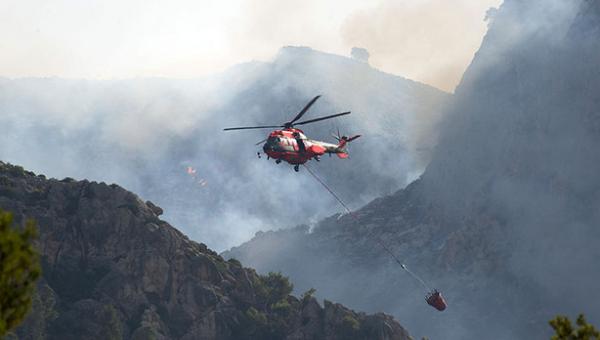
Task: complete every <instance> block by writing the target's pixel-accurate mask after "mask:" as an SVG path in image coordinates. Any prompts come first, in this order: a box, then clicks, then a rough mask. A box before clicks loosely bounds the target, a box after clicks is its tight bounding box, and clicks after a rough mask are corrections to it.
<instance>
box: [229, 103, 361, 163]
mask: <svg viewBox="0 0 600 340" xmlns="http://www.w3.org/2000/svg"><path fill="white" fill-rule="evenodd" d="M320 97H321V96H320V95H319V96H316V97H314V98H313V99H312V100H311V101H310V102H308V104H306V106H304V108H303V109H302V110H301V111H300V112H298V114H296V116H295V117H294V119H292V120H290V121H289V122H286V123H284V124H282V125H264V126H243V127H232V128H225V129H223V130H224V131H233V130H251V129H272V128H276V130H274V131H272V132H271V133H270V134H269V136H268V137H267V138H266V139H264V140H261V141H260V142H258V143H256V145H259V144H262V143H264V145H263V148H262V149H263V152H264V153H265V154H266V155H267V159H271V158H273V159H275V163H277V164H279V163H281V162H282V161H286V162H287V163H289V164H292V165H294V170H295V171H296V172H298V171H299V170H300V165H302V164H304V163H306V162H308V161H309V160H311V159H314V160H316V161H319V160H320V157H321V156H323V155H324V154H329V155H330V156H331V155H332V154H336V155H337V156H338V157H339V158H342V159H344V158H348V151H347V148H346V146H347V145H348V143H350V142H352V141H353V140H355V139H357V138H358V137H360V136H361V135H356V136H352V137H347V136H340V133H339V130H338V134H337V136H336V135H334V136H333V137H334V138H335V139H336V140H337V144H333V143H327V142H322V141H318V140H313V139H309V138H307V137H306V135H305V134H304V131H302V130H300V129H298V128H295V127H294V126H297V125H304V124H309V123H315V122H319V121H322V120H326V119H331V118H335V117H340V116H345V115H349V114H350V111H347V112H342V113H336V114H333V115H329V116H324V117H319V118H314V119H309V120H305V121H301V122H298V120H299V119H300V118H302V116H304V114H305V113H306V112H307V111H308V109H310V107H311V106H312V105H313V104H314V103H315V102H316V101H317V100H318V99H319V98H320ZM280 128H283V129H280ZM257 154H258V157H259V158H260V152H258V153H257Z"/></svg>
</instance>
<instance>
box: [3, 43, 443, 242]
mask: <svg viewBox="0 0 600 340" xmlns="http://www.w3.org/2000/svg"><path fill="white" fill-rule="evenodd" d="M316 94H322V95H323V97H322V98H321V99H320V100H319V102H317V103H316V104H315V105H314V106H313V108H312V109H311V110H310V112H309V113H308V114H307V117H317V116H318V115H326V114H331V113H334V112H341V111H346V110H351V111H353V114H352V115H350V116H349V117H346V118H344V119H336V120H331V121H327V122H324V123H321V124H314V125H310V126H308V125H307V126H306V127H305V131H306V133H307V134H308V136H309V137H312V138H316V139H320V140H326V141H333V138H332V137H331V136H330V133H331V132H332V131H335V130H336V129H337V128H339V129H340V132H342V133H344V134H348V135H349V134H357V133H360V134H363V136H364V137H363V138H361V139H360V140H358V141H356V142H353V143H351V145H350V146H349V148H350V154H351V156H350V157H351V159H349V160H339V159H337V157H333V158H331V159H329V158H328V157H326V158H324V159H323V160H322V161H321V162H320V163H316V164H314V168H315V170H316V171H317V172H319V174H321V175H322V176H323V177H324V178H325V179H326V180H327V181H328V183H329V184H330V185H332V186H334V187H336V188H338V189H339V190H340V191H341V192H342V193H343V195H344V196H345V197H348V198H349V203H350V204H351V205H352V206H353V207H357V206H360V205H362V204H364V203H365V202H367V201H368V200H370V199H372V198H374V197H377V196H379V195H382V194H386V193H390V192H392V191H393V190H396V189H398V188H401V187H403V186H404V185H406V183H407V182H408V176H409V174H413V173H420V172H421V171H422V170H423V168H424V164H425V162H426V159H427V154H428V153H425V154H423V153H416V152H415V149H416V148H418V147H419V146H421V144H422V142H421V141H420V140H418V139H416V138H415V136H414V133H415V132H414V131H411V130H413V128H414V127H416V126H417V125H420V126H421V127H422V128H421V129H420V133H421V134H422V135H427V136H430V138H429V139H435V137H434V136H435V130H434V125H435V124H434V121H436V120H439V113H438V112H439V111H440V108H441V106H442V105H443V104H444V102H445V101H446V99H447V95H446V94H445V93H443V92H441V91H438V90H436V89H434V88H431V87H427V86H424V85H421V84H418V83H414V82H411V81H408V80H405V79H403V78H400V77H396V76H391V75H387V74H384V73H381V72H379V71H377V70H375V69H373V68H371V67H369V66H368V65H366V64H363V63H360V62H357V61H353V60H351V59H349V58H345V57H339V56H335V55H329V54H323V53H320V52H316V51H314V50H311V49H308V48H285V49H283V50H282V51H281V52H280V53H279V55H278V56H277V58H276V59H275V60H274V61H273V62H272V63H248V64H241V65H238V66H235V67H233V68H231V69H229V70H228V71H226V72H224V73H222V74H218V75H215V76H212V77H207V78H201V79H196V80H172V79H163V78H154V79H131V80H66V79H58V78H45V79H39V78H30V79H17V80H8V79H1V80H0V112H1V114H0V124H1V125H2V126H3V128H4V130H5V131H6V133H4V134H3V135H2V136H1V137H0V158H1V159H3V160H4V161H9V162H12V163H16V164H20V165H23V166H24V167H26V168H28V169H30V170H33V171H35V172H38V173H43V174H46V175H48V176H52V177H58V178H62V177H67V176H69V177H74V178H78V179H83V178H87V179H90V180H97V181H106V182H111V183H112V182H115V183H118V184H120V185H122V186H124V187H125V188H127V189H129V190H132V191H134V192H136V193H137V194H139V195H140V196H141V197H142V198H143V199H148V200H151V201H153V202H154V203H155V204H157V205H159V206H161V207H162V208H163V209H164V211H165V215H164V216H163V217H164V218H165V219H166V220H167V221H169V222H171V223H172V224H173V225H175V226H177V227H179V228H181V229H182V230H183V231H184V232H185V233H186V234H188V235H189V236H190V237H191V238H192V239H195V240H198V241H201V242H204V243H206V244H208V245H209V246H210V247H212V248H214V249H217V250H223V249H225V248H228V247H231V246H233V245H237V244H239V243H241V242H243V241H246V240H248V239H250V238H251V237H252V235H254V233H255V232H257V231H259V230H268V229H272V228H281V227H292V226H294V225H296V224H298V223H306V224H311V223H314V222H316V221H317V220H318V219H320V218H322V217H324V216H325V215H327V214H328V213H330V212H331V211H335V210H337V209H338V208H337V206H336V202H335V201H334V200H332V199H331V198H330V197H328V196H327V194H326V193H325V192H324V191H323V189H322V188H321V187H320V186H319V184H318V183H316V182H314V181H313V180H312V179H311V178H310V177H309V176H308V175H307V174H304V173H303V172H300V173H295V172H294V171H293V170H292V169H291V167H290V166H289V165H287V164H285V163H283V164H280V165H276V164H274V162H273V161H272V160H271V161H267V159H266V157H264V156H263V158H261V159H258V158H257V156H256V152H257V151H260V150H261V149H260V146H256V145H254V144H255V143H256V142H258V141H260V140H262V139H264V138H265V133H268V132H269V131H268V130H253V131H241V132H224V131H222V129H223V128H225V127H229V126H240V125H256V124H281V123H283V122H285V121H286V120H288V119H290V117H292V116H293V115H294V114H295V113H296V112H298V111H299V110H300V109H301V108H302V107H303V106H304V105H305V104H306V102H307V101H308V100H309V99H310V98H312V97H313V96H314V95H316ZM417 122H420V123H417ZM427 130H429V132H427ZM188 167H192V168H193V169H194V170H195V171H196V172H195V174H194V176H190V174H188V171H187V169H188ZM200 180H201V181H202V183H200V182H199V181H200Z"/></svg>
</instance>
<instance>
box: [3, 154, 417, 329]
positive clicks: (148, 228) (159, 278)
mask: <svg viewBox="0 0 600 340" xmlns="http://www.w3.org/2000/svg"><path fill="white" fill-rule="evenodd" d="M0 208H1V209H3V210H6V211H10V212H12V213H13V214H14V217H15V220H16V221H17V222H23V221H24V220H26V219H30V218H31V219H34V220H35V221H37V224H38V227H39V240H38V241H37V242H38V244H37V246H38V248H39V251H40V253H41V256H42V265H43V278H42V279H41V280H40V283H39V286H38V290H37V295H36V297H35V299H34V307H33V311H32V313H31V315H30V316H29V318H28V320H27V321H26V322H25V323H24V324H23V325H22V327H21V328H20V329H19V330H18V331H17V335H18V336H19V338H22V339H40V338H41V339H43V338H48V339H121V338H123V339H151V338H153V339H298V340H300V339H332V340H333V339H382V340H384V339H385V340H387V339H398V340H400V339H409V338H410V337H409V335H408V333H407V332H406V331H405V330H404V329H403V328H402V327H401V326H400V325H399V324H398V323H397V322H396V321H394V320H393V319H392V318H391V317H390V316H387V315H384V314H376V315H366V314H364V313H356V312H353V311H351V310H349V309H347V308H345V307H343V306H341V305H339V304H333V303H330V302H327V301H326V302H325V305H324V307H321V306H320V305H319V303H318V302H317V301H316V299H315V298H314V297H312V296H310V295H309V294H307V295H305V296H303V297H302V298H296V297H294V296H292V295H289V293H290V291H291V285H290V284H289V283H288V281H287V279H286V278H285V277H282V276H280V275H276V274H272V275H267V276H260V275H257V273H256V272H255V271H254V270H253V269H249V268H244V267H242V266H241V265H240V263H239V262H238V261H236V260H229V261H225V260H224V259H223V258H222V257H221V256H219V255H218V254H217V253H215V252H214V251H212V250H210V249H209V248H207V246H206V245H204V244H201V243H197V242H194V241H191V240H189V239H188V238H187V237H186V236H185V235H183V234H182V233H181V232H179V231H178V230H177V229H175V228H173V227H172V226H170V225H169V224H168V223H166V222H164V221H162V220H160V219H159V218H158V215H160V213H161V212H162V210H161V209H160V208H159V207H157V206H156V205H154V204H152V203H150V202H146V203H144V202H143V201H142V200H140V198H138V197H137V196H136V195H134V194H133V193H131V192H128V191H126V190H124V189H123V188H121V187H119V186H117V185H114V184H112V185H107V184H105V183H96V182H89V181H86V180H84V181H75V180H73V179H69V178H67V179H64V180H56V179H46V178H45V177H44V176H41V175H39V176H36V175H35V174H34V173H32V172H28V171H25V170H23V168H21V167H18V166H12V165H9V164H5V163H2V162H0Z"/></svg>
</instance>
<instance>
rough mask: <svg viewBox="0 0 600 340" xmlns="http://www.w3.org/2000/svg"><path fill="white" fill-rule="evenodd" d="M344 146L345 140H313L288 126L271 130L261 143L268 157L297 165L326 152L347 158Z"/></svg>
mask: <svg viewBox="0 0 600 340" xmlns="http://www.w3.org/2000/svg"><path fill="white" fill-rule="evenodd" d="M344 146H345V142H340V143H339V144H333V143H327V142H322V141H318V140H313V139H309V138H307V137H306V135H305V134H304V132H303V131H302V130H300V129H296V128H288V129H282V130H275V131H273V132H271V133H270V134H269V138H267V140H266V142H265V144H264V145H263V151H264V153H265V154H267V156H269V157H270V158H274V159H276V160H283V161H286V162H287V163H290V164H293V165H298V164H304V163H306V162H308V161H309V160H311V159H318V157H319V156H322V155H324V154H326V153H328V154H337V155H338V156H339V157H340V158H347V157H348V154H347V153H346V150H345V149H344Z"/></svg>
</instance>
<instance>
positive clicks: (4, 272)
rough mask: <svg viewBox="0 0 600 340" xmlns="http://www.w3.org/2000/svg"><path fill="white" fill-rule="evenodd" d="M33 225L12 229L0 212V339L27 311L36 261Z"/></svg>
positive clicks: (37, 272) (7, 217)
mask: <svg viewBox="0 0 600 340" xmlns="http://www.w3.org/2000/svg"><path fill="white" fill-rule="evenodd" d="M36 237H37V232H36V228H35V223H33V222H32V221H29V222H27V223H26V225H25V228H22V229H20V228H18V227H16V226H13V218H12V215H11V214H10V213H5V212H3V211H1V210H0V337H2V336H4V335H6V333H8V332H9V331H10V330H12V329H14V328H15V327H16V326H18V325H19V324H20V323H21V322H22V321H23V319H25V316H26V315H27V313H28V312H29V309H30V308H31V301H32V297H33V295H34V290H35V281H36V280H37V279H38V278H39V276H40V274H41V269H40V260H39V255H38V253H37V251H36V250H35V248H34V246H33V244H32V241H33V240H34V239H35V238H36Z"/></svg>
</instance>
